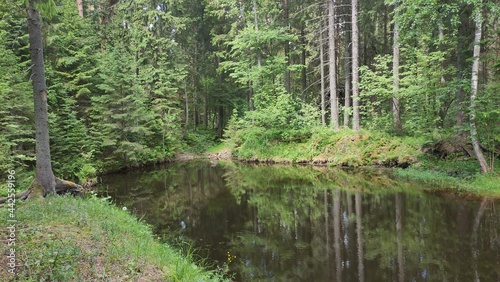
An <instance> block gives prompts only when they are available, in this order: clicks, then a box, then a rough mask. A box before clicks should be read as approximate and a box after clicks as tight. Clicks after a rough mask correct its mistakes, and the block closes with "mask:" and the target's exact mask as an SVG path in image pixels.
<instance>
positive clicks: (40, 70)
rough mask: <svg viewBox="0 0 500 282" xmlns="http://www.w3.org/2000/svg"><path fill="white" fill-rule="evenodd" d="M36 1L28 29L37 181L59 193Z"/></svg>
mask: <svg viewBox="0 0 500 282" xmlns="http://www.w3.org/2000/svg"><path fill="white" fill-rule="evenodd" d="M35 2H36V0H29V6H28V31H29V42H30V51H31V64H32V74H31V78H32V80H33V100H34V104H35V142H36V173H35V180H36V182H37V183H38V184H39V185H41V186H42V187H43V189H44V192H45V194H48V193H55V186H56V180H55V177H54V173H53V172H52V163H51V158H50V140H49V119H48V113H47V85H46V82H45V64H44V62H43V42H42V22H41V19H40V13H39V11H38V10H36V9H35V7H34V6H35Z"/></svg>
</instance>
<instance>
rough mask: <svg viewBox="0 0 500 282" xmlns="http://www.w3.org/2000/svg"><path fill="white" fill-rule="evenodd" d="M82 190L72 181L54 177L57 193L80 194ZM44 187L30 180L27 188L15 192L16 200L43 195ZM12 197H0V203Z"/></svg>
mask: <svg viewBox="0 0 500 282" xmlns="http://www.w3.org/2000/svg"><path fill="white" fill-rule="evenodd" d="M82 191H83V187H82V186H81V185H78V184H76V183H74V182H71V181H67V180H63V179H59V178H56V186H55V192H56V193H57V194H59V195H62V194H67V193H71V194H73V195H76V194H80V193H81V192H82ZM44 196H45V191H44V189H43V188H42V187H41V186H40V185H39V184H38V183H37V182H36V181H35V180H33V182H31V184H30V186H29V187H28V189H26V190H25V191H23V192H19V193H17V194H15V199H16V200H27V199H32V198H38V197H44ZM11 198H14V197H4V198H0V204H3V203H5V202H6V201H7V200H9V199H11Z"/></svg>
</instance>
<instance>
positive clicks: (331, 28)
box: [327, 0, 339, 130]
mask: <svg viewBox="0 0 500 282" xmlns="http://www.w3.org/2000/svg"><path fill="white" fill-rule="evenodd" d="M327 2H328V47H329V48H328V57H329V69H330V72H329V78H330V126H331V127H332V128H333V129H334V130H338V129H339V108H338V107H339V106H338V101H337V100H338V99H337V64H336V62H337V54H336V50H335V7H334V2H333V0H328V1H327Z"/></svg>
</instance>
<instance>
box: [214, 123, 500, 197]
mask: <svg viewBox="0 0 500 282" xmlns="http://www.w3.org/2000/svg"><path fill="white" fill-rule="evenodd" d="M428 144H429V141H428V140H426V139H425V138H416V137H408V136H394V135H390V134H387V133H382V132H370V131H361V132H359V133H357V132H353V131H350V130H343V131H333V130H331V129H327V128H317V129H313V130H312V131H307V132H301V131H290V130H288V131H273V130H266V129H264V128H259V127H250V128H244V129H240V130H237V131H234V132H233V134H232V136H231V137H230V138H229V139H228V140H227V141H226V142H225V143H224V145H218V146H215V147H213V148H210V149H209V151H208V152H209V153H208V154H207V155H208V156H216V157H217V156H219V155H227V152H230V154H232V156H233V157H235V158H237V159H238V160H240V161H245V162H248V161H249V162H267V163H307V164H322V165H330V166H346V167H360V166H385V167H396V168H397V169H396V170H394V175H395V177H397V178H399V179H402V180H410V181H417V182H421V183H423V184H425V185H423V187H426V189H433V190H445V189H453V190H454V191H457V192H465V193H473V194H475V195H476V196H491V197H500V184H499V183H500V168H499V167H498V166H497V168H496V170H495V172H494V173H491V174H488V175H484V174H481V173H480V168H479V165H478V163H477V161H476V160H475V159H474V158H466V157H463V156H458V155H450V156H448V157H445V158H440V157H436V156H433V155H429V154H424V153H423V152H422V147H423V146H424V145H428ZM217 152H224V153H220V154H218V153H217ZM497 163H498V162H497Z"/></svg>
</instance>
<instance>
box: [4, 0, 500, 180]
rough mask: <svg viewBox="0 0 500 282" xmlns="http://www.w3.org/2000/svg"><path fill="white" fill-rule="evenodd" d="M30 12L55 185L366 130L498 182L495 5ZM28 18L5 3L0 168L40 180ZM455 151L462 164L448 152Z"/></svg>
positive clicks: (385, 2)
mask: <svg viewBox="0 0 500 282" xmlns="http://www.w3.org/2000/svg"><path fill="white" fill-rule="evenodd" d="M30 3H34V5H35V8H36V9H38V10H39V11H40V13H41V19H42V27H41V29H42V37H43V51H44V60H45V78H46V81H47V103H48V127H49V131H50V151H51V158H52V166H53V169H54V174H55V175H57V176H58V177H61V178H65V179H71V180H75V181H76V180H78V181H84V180H85V179H87V178H88V177H91V176H94V175H96V174H98V173H104V172H108V171H114V170H119V169H123V168H128V167H138V166H142V165H148V164H153V163H158V162H163V161H166V160H168V159H170V158H171V157H172V156H173V155H174V154H175V153H176V152H186V151H188V152H195V153H199V152H203V151H204V150H206V149H207V148H208V147H211V146H213V145H216V144H218V142H220V140H225V142H226V143H225V144H228V146H230V147H232V149H233V154H234V155H239V156H241V157H242V158H249V159H250V158H252V157H255V154H253V153H252V151H251V150H249V149H248V148H251V147H252V146H254V147H255V146H257V147H259V146H260V147H269V146H271V145H276V144H278V143H285V144H291V143H294V144H295V143H297V144H299V145H300V144H301V143H303V142H304V140H309V141H310V142H312V143H314V146H319V145H317V144H323V143H325V142H326V144H323V145H322V146H323V147H322V148H325V147H328V146H329V144H328V142H329V141H328V140H330V139H329V138H330V137H331V136H338V135H339V134H340V135H341V136H346V135H349V136H354V135H356V134H362V133H363V134H365V135H367V134H368V133H367V132H369V133H370V134H372V135H373V134H374V135H375V136H379V137H378V139H383V142H382V141H381V142H382V143H383V144H386V145H387V144H389V145H388V146H392V145H391V144H392V143H391V142H394V141H393V140H403V141H400V142H402V143H405V142H406V143H412V142H413V143H414V144H413V146H414V147H415V146H417V145H418V146H417V147H418V148H417V149H416V151H420V150H421V148H420V147H425V145H426V144H428V146H430V147H429V148H430V149H428V150H429V151H436V147H437V146H436V144H445V143H443V142H444V141H443V140H448V141H447V142H448V143H446V144H452V145H453V144H454V145H455V147H456V146H458V145H457V144H459V145H460V146H461V147H462V148H463V150H465V151H466V153H468V155H469V157H473V158H474V159H476V161H475V166H476V168H477V171H478V172H479V171H480V170H481V171H482V172H492V171H494V167H495V159H498V155H499V152H500V106H499V105H500V80H499V78H500V59H499V58H500V25H499V15H500V12H499V8H500V5H499V4H500V3H499V2H498V1H496V0H495V1H482V0H455V1H449V0H448V1H423V0H399V1H397V0H370V1H367V0H359V1H358V0H334V1H317V0H293V1H292V0H280V1H269V0H252V1H245V0H238V1H236V0H216V1H208V0H172V1H170V0H165V1H147V0H108V1H104V0H76V1H73V0H43V1H41V0H39V1H30ZM26 7H27V1H15V0H2V1H0V15H1V17H0V32H1V36H0V57H1V60H0V75H1V76H2V78H1V80H0V81H1V84H0V99H1V101H2V103H1V107H0V124H1V126H0V131H1V134H0V170H2V171H7V170H8V169H16V171H17V173H18V174H23V173H25V174H27V175H29V174H32V173H33V170H34V168H33V167H34V164H35V139H34V132H35V127H34V125H35V119H36V118H35V115H34V104H33V88H32V77H31V69H32V68H33V65H32V63H31V61H30V44H29V36H28V35H29V34H28V20H27V16H26ZM342 134H343V135H342ZM377 134H378V135H377ZM349 138H351V137H349ZM311 140H312V141H311ZM325 140H326V141H325ZM336 140H337V141H338V140H342V137H339V138H337V139H336ZM353 140H354V139H353ZM309 141H306V142H309ZM439 142H441V143H439ZM415 144H417V145H415ZM429 144H430V145H429ZM362 146H364V145H362ZM432 146H434V147H432ZM450 146H451V145H450ZM315 148H316V147H315ZM448 153H450V154H455V155H457V153H456V150H455V151H453V150H451V152H446V151H444V152H443V151H440V152H438V154H441V156H440V157H444V155H447V154H448ZM318 154H321V152H318ZM455 157H456V158H459V157H460V156H458V157H457V156H455ZM300 160H301V158H300V157H294V158H293V159H292V161H300ZM345 163H346V164H347V165H350V164H352V160H350V161H346V162H345ZM384 164H385V163H384ZM361 165H362V163H361ZM389 165H390V162H389ZM27 184H29V183H27Z"/></svg>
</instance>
